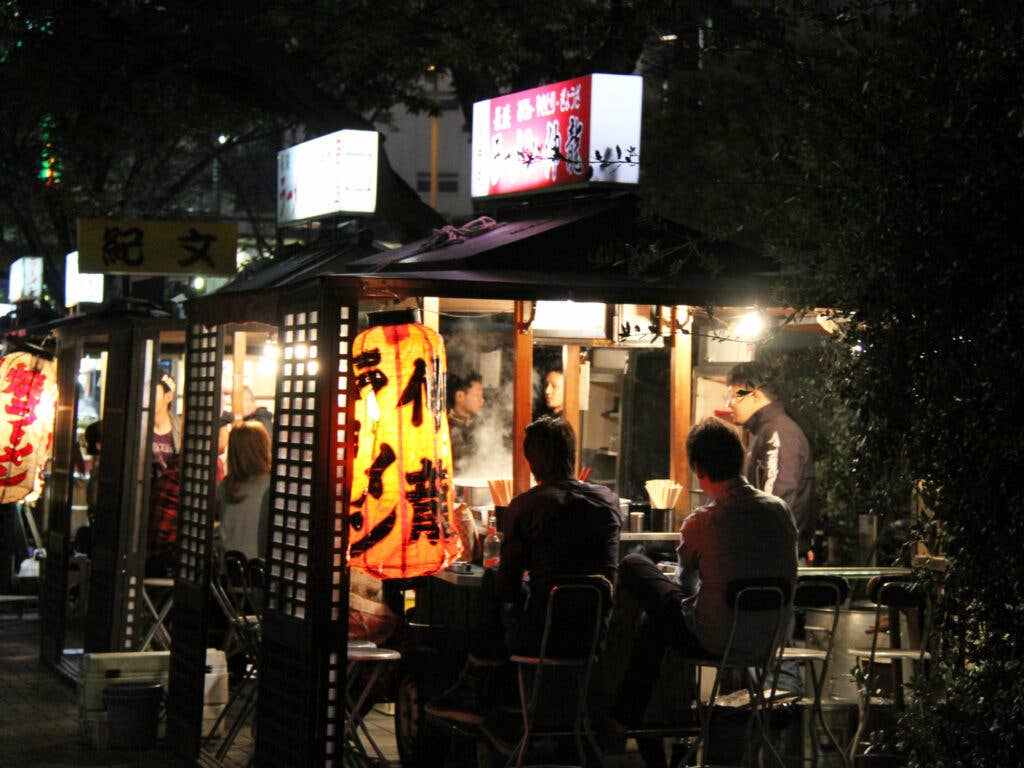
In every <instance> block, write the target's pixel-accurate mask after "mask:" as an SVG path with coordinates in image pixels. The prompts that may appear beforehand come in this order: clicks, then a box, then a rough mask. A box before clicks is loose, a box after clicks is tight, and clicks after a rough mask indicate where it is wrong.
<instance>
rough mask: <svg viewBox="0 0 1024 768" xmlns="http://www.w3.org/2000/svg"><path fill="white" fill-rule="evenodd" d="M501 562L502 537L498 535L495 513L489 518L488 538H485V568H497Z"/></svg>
mask: <svg viewBox="0 0 1024 768" xmlns="http://www.w3.org/2000/svg"><path fill="white" fill-rule="evenodd" d="M500 561H501V536H500V535H499V534H498V526H497V521H496V518H495V516H494V513H493V512H491V513H490V515H488V517H487V536H486V537H485V538H484V568H497V567H498V563H499V562H500Z"/></svg>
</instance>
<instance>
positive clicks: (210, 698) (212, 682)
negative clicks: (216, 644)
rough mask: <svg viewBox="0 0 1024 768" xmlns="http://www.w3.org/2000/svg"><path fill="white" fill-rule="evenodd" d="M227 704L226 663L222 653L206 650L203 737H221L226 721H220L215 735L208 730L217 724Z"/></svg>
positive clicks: (210, 649) (211, 649) (215, 650)
mask: <svg viewBox="0 0 1024 768" xmlns="http://www.w3.org/2000/svg"><path fill="white" fill-rule="evenodd" d="M227 703H228V662H227V659H226V658H225V656H224V651H221V650H218V649H216V648H207V649H206V682H205V686H204V691H203V736H204V737H205V736H223V735H224V733H225V731H226V730H227V728H226V719H225V720H221V722H220V725H219V726H218V727H217V733H214V734H211V733H210V729H211V728H213V724H214V723H215V722H217V718H218V717H220V714H221V712H223V711H224V707H226V706H227Z"/></svg>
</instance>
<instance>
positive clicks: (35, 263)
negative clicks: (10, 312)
mask: <svg viewBox="0 0 1024 768" xmlns="http://www.w3.org/2000/svg"><path fill="white" fill-rule="evenodd" d="M7 294H8V299H7V300H8V301H10V302H12V303H13V302H16V301H31V300H33V299H41V298H43V260H42V258H40V257H39V256H23V257H22V258H20V259H17V260H16V261H14V262H13V263H12V264H11V271H10V275H9V278H8V281H7Z"/></svg>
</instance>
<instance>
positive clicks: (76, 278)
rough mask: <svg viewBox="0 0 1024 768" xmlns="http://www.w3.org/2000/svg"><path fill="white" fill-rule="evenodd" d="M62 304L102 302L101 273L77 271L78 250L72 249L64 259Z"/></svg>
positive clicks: (70, 305)
mask: <svg viewBox="0 0 1024 768" xmlns="http://www.w3.org/2000/svg"><path fill="white" fill-rule="evenodd" d="M64 265H65V266H64V306H65V307H73V306H75V305H77V304H90V303H91V304H102V303H103V275H101V274H99V273H96V272H79V271H78V251H72V252H71V253H69V254H68V255H67V257H66V258H65V261H64Z"/></svg>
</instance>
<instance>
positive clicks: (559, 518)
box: [501, 478, 622, 602]
mask: <svg viewBox="0 0 1024 768" xmlns="http://www.w3.org/2000/svg"><path fill="white" fill-rule="evenodd" d="M621 528H622V515H621V513H620V511H619V500H618V497H617V496H616V495H615V494H614V493H612V492H611V491H609V490H608V489H607V488H605V487H603V486H600V485H592V484H590V483H581V482H580V481H578V480H574V479H571V478H567V479H566V480H564V481H562V482H558V483H550V484H543V485H539V486H537V487H535V488H532V489H530V490H529V491H527V492H526V493H523V494H520V495H519V496H517V497H516V498H515V499H513V500H512V503H511V505H510V506H509V508H508V511H507V512H506V513H505V523H504V536H505V538H504V541H503V543H502V552H501V586H502V594H503V595H505V597H506V600H507V601H508V602H514V596H515V595H517V594H518V593H519V590H520V586H519V585H520V583H521V579H522V573H523V571H524V570H527V571H529V572H530V590H531V593H532V594H534V595H536V594H538V592H539V593H540V594H546V592H547V590H548V589H549V588H550V585H551V584H552V582H553V581H554V580H555V579H557V578H558V577H559V576H566V575H579V574H601V575H603V576H605V577H606V578H607V579H608V580H609V581H611V582H612V583H613V584H614V583H615V573H616V570H617V568H618V560H619V552H618V549H619V532H620V530H621Z"/></svg>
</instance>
